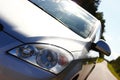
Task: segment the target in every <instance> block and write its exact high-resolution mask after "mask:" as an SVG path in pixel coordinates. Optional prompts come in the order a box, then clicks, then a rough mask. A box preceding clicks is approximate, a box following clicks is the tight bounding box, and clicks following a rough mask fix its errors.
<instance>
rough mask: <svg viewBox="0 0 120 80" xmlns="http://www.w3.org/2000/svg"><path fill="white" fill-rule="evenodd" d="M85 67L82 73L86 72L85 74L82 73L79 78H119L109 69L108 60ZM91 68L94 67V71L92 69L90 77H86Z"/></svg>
mask: <svg viewBox="0 0 120 80" xmlns="http://www.w3.org/2000/svg"><path fill="white" fill-rule="evenodd" d="M83 69H84V70H83V71H82V72H80V73H82V74H84V73H85V75H82V74H80V75H79V77H78V80H117V79H116V77H114V76H113V74H112V73H111V72H110V71H109V69H108V67H107V62H106V61H103V62H102V63H97V64H96V65H95V66H94V65H93V66H91V65H87V66H85V67H84V68H83ZM90 69H93V71H91V73H90V75H89V76H88V77H85V76H86V75H87V74H86V73H88V71H90ZM87 70H88V71H87Z"/></svg>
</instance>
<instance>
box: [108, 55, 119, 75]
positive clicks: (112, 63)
mask: <svg viewBox="0 0 120 80" xmlns="http://www.w3.org/2000/svg"><path fill="white" fill-rule="evenodd" d="M110 64H111V65H112V66H113V68H114V69H115V72H116V73H117V74H118V75H119V76H120V57H118V58H117V59H116V60H112V61H111V62H110Z"/></svg>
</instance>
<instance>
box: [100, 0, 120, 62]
mask: <svg viewBox="0 0 120 80" xmlns="http://www.w3.org/2000/svg"><path fill="white" fill-rule="evenodd" d="M98 11H99V12H103V13H104V19H105V20H106V23H105V25H106V27H105V31H106V32H105V33H104V36H105V39H106V42H107V43H108V44H109V45H110V47H111V51H112V54H111V56H110V57H106V58H107V59H108V60H112V59H116V58H117V57H118V56H120V0H101V4H100V5H99V8H98Z"/></svg>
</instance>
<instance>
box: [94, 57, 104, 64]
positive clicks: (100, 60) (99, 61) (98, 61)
mask: <svg viewBox="0 0 120 80" xmlns="http://www.w3.org/2000/svg"><path fill="white" fill-rule="evenodd" d="M103 61H104V59H103V58H97V60H96V63H101V62H103Z"/></svg>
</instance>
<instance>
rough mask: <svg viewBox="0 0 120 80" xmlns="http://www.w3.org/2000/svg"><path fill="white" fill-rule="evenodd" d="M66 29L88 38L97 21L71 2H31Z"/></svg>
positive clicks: (38, 0) (37, 0)
mask: <svg viewBox="0 0 120 80" xmlns="http://www.w3.org/2000/svg"><path fill="white" fill-rule="evenodd" d="M30 1H31V2H32V3H34V4H35V5H37V6H38V7H39V8H41V9H42V10H44V11H45V12H47V13H48V14H50V15H51V16H52V17H54V18H56V19H57V20H58V21H60V22H61V23H62V24H64V25H65V26H66V27H68V28H69V29H71V30H72V31H74V32H75V33H77V34H78V35H80V36H82V37H83V38H87V37H88V36H89V34H90V33H91V31H92V28H93V26H94V24H95V21H96V19H95V18H93V17H92V16H91V15H89V14H88V13H86V12H85V11H84V10H83V9H82V8H80V7H79V6H78V5H77V4H75V3H74V2H72V1H69V0H30Z"/></svg>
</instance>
